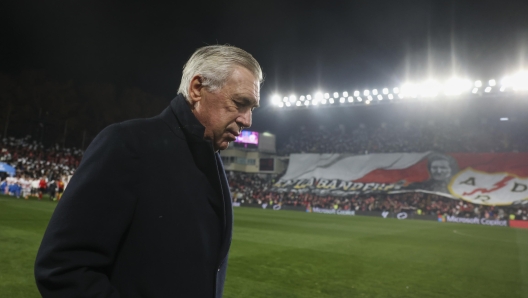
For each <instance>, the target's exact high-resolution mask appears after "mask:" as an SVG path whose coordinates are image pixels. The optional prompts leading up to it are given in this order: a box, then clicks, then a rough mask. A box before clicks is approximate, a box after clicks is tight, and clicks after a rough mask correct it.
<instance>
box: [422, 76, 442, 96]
mask: <svg viewBox="0 0 528 298" xmlns="http://www.w3.org/2000/svg"><path fill="white" fill-rule="evenodd" d="M441 89H442V85H440V83H438V81H436V80H428V81H426V82H425V83H423V84H421V85H419V86H417V93H418V94H419V95H420V96H423V97H436V96H437V95H438V93H440V90H441Z"/></svg>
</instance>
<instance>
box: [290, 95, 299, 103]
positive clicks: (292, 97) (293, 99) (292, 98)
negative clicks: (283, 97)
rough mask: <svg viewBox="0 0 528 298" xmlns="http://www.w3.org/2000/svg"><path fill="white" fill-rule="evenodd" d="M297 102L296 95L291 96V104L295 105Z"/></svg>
mask: <svg viewBox="0 0 528 298" xmlns="http://www.w3.org/2000/svg"><path fill="white" fill-rule="evenodd" d="M296 100H297V97H295V95H293V94H292V95H290V102H291V103H294V102H295V101H296Z"/></svg>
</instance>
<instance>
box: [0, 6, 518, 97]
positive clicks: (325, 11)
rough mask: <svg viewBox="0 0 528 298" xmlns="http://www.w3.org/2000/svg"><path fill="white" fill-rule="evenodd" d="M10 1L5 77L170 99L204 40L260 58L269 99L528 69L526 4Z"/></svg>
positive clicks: (5, 17)
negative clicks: (45, 75) (133, 90)
mask: <svg viewBox="0 0 528 298" xmlns="http://www.w3.org/2000/svg"><path fill="white" fill-rule="evenodd" d="M11 2H12V3H11V4H7V7H6V6H5V5H6V4H2V5H3V6H4V7H2V9H1V11H2V18H1V21H0V22H1V23H0V28H1V29H0V30H1V32H2V43H1V45H0V55H1V57H2V65H1V68H0V71H4V72H8V73H16V72H17V71H20V70H22V69H35V68H38V69H45V70H46V71H48V72H49V73H51V74H52V75H53V76H55V77H57V78H60V79H75V80H82V81H97V82H110V83H114V84H124V85H128V86H135V87H139V88H141V89H142V90H144V91H146V92H149V93H152V94H154V95H160V96H164V97H166V98H167V99H170V98H172V97H174V95H175V94H176V90H177V88H178V85H179V81H180V77H181V68H182V66H183V64H184V63H185V61H186V60H187V59H188V57H189V56H190V55H191V54H192V52H193V51H194V50H195V49H196V48H198V47H201V46H204V45H208V44H231V45H235V46H238V47H241V48H243V49H245V50H247V51H248V52H250V53H252V54H253V55H254V56H255V57H256V59H257V60H258V61H259V62H260V64H261V66H262V68H263V70H264V73H265V76H266V80H265V83H264V85H263V86H262V92H261V96H262V102H263V103H265V102H267V101H269V99H270V96H271V94H273V93H275V92H278V93H281V94H290V93H296V94H306V93H313V92H314V91H315V90H316V89H321V90H324V91H329V92H333V91H344V90H352V89H360V90H361V89H363V88H381V87H385V86H387V87H393V86H398V85H401V83H402V82H403V81H405V80H409V79H417V78H423V77H424V76H432V77H435V78H439V79H442V78H445V77H447V76H450V75H452V74H457V75H459V76H463V77H466V76H467V77H468V78H471V79H473V80H476V79H482V80H487V79H490V78H497V79H500V77H501V76H503V75H504V74H507V73H511V72H513V71H515V70H518V69H519V68H520V67H522V66H523V63H528V56H527V54H526V52H527V51H528V50H527V49H528V17H527V16H528V1H483V0H478V1H461V0H459V1H447V0H438V1H426V0H417V1H394V0H390V1H326V2H323V1H284V0H282V1H269V0H268V1H213V2H211V3H206V2H204V1H167V2H165V3H163V2H157V1H144V2H138V1H126V2H122V3H117V2H114V1H98V2H94V1H21V0H19V1H11ZM155 2H156V3H161V4H156V3H155ZM185 2H187V3H185ZM183 3H185V4H183Z"/></svg>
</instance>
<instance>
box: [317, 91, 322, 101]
mask: <svg viewBox="0 0 528 298" xmlns="http://www.w3.org/2000/svg"><path fill="white" fill-rule="evenodd" d="M315 99H316V100H321V99H323V93H322V92H316V93H315Z"/></svg>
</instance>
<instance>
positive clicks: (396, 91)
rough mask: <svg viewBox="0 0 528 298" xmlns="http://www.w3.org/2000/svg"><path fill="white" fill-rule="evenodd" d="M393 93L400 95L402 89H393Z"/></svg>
mask: <svg viewBox="0 0 528 298" xmlns="http://www.w3.org/2000/svg"><path fill="white" fill-rule="evenodd" d="M392 92H394V93H395V94H398V93H400V88H398V87H396V88H394V89H392Z"/></svg>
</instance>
